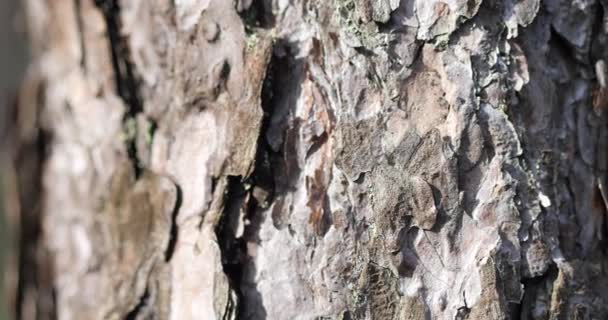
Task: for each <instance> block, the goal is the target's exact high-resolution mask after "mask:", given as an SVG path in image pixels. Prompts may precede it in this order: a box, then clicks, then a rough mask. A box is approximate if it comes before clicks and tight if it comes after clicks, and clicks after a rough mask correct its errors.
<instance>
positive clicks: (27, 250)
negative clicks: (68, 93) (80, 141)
mask: <svg viewBox="0 0 608 320" xmlns="http://www.w3.org/2000/svg"><path fill="white" fill-rule="evenodd" d="M43 91H44V87H43V86H42V85H41V86H40V87H39V88H37V91H36V92H35V94H36V95H37V101H38V103H37V105H35V106H31V105H22V103H23V102H21V101H18V102H17V103H16V104H17V105H16V106H15V110H13V112H14V113H15V116H16V117H15V123H19V120H18V119H19V118H20V117H25V116H27V115H25V116H24V115H18V113H19V112H23V113H26V114H27V113H28V111H24V110H26V109H27V108H36V109H39V108H40V107H41V106H42V105H43V102H41V101H43V97H44V96H43V94H42V92H43ZM39 112H40V110H36V113H39ZM28 120H30V119H28ZM34 121H35V122H36V124H35V127H36V128H38V129H37V130H36V133H35V135H33V136H32V137H27V138H26V139H25V140H22V141H19V142H18V145H17V146H18V149H17V150H16V152H15V155H14V158H13V163H14V164H15V170H16V179H17V188H18V191H17V192H18V197H19V198H18V202H19V206H20V208H19V214H20V221H19V233H18V235H19V238H18V246H19V257H18V261H17V263H18V270H19V273H18V276H17V283H16V292H15V316H16V319H23V317H24V316H26V314H24V313H25V312H27V310H26V309H27V308H28V304H31V303H33V304H34V307H35V308H36V312H37V313H38V315H39V317H40V318H44V317H47V318H49V319H51V318H55V317H56V309H55V306H56V303H55V302H56V293H55V288H54V284H53V270H52V269H51V268H50V267H49V266H50V263H49V262H50V261H49V260H50V257H49V253H48V252H47V251H46V249H45V247H44V246H42V237H43V234H42V232H43V230H42V227H43V226H42V214H43V213H42V204H41V203H42V201H41V200H42V184H43V181H42V170H43V163H44V162H45V160H46V158H47V157H48V153H49V150H48V148H49V146H50V145H51V140H52V135H51V133H50V132H48V131H47V130H45V129H44V128H43V127H42V126H41V123H40V119H39V118H36V119H35V120H34ZM20 129H23V128H20V127H15V128H14V129H13V130H11V131H12V132H13V134H14V135H15V136H14V137H13V138H14V139H16V140H19V139H21V138H22V137H21V135H22V134H23V133H22V132H20ZM28 299H29V300H28ZM32 299H33V300H32Z"/></svg>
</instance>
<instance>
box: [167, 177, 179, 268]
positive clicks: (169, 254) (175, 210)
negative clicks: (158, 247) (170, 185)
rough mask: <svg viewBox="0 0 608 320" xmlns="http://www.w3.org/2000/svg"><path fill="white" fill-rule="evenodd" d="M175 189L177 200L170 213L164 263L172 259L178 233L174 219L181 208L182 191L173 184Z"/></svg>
mask: <svg viewBox="0 0 608 320" xmlns="http://www.w3.org/2000/svg"><path fill="white" fill-rule="evenodd" d="M175 189H176V192H177V196H176V197H177V198H176V200H175V207H174V208H173V212H172V213H171V230H170V235H169V243H168V244H167V249H166V250H165V262H169V260H171V257H173V253H174V252H175V245H176V244H177V237H178V233H179V226H178V225H177V222H176V219H177V214H178V212H179V209H180V208H181V206H182V201H183V194H182V189H181V188H180V186H179V185H177V184H175Z"/></svg>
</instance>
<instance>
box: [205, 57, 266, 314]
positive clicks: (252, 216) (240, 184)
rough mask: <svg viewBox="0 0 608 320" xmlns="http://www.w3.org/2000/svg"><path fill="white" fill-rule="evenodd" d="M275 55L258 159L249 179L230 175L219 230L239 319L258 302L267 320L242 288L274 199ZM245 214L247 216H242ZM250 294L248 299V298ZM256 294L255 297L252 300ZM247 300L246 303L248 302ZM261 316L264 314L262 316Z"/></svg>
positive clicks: (257, 298) (264, 84)
mask: <svg viewBox="0 0 608 320" xmlns="http://www.w3.org/2000/svg"><path fill="white" fill-rule="evenodd" d="M275 58H276V57H275V56H274V55H273V57H272V58H271V61H270V63H269V66H268V69H267V73H266V77H265V79H264V83H263V85H262V98H261V100H262V106H261V107H262V109H263V111H264V116H263V119H262V125H261V128H260V133H259V136H258V143H257V151H256V156H255V167H254V170H253V173H252V174H251V176H250V177H249V178H245V179H243V178H242V177H240V176H229V177H227V179H228V184H227V188H226V189H227V191H226V197H225V199H224V203H225V207H224V212H223V214H222V218H221V220H220V222H219V224H218V227H217V230H216V232H217V235H218V242H219V245H220V250H221V252H222V266H223V268H224V272H225V273H226V275H227V277H228V278H229V282H230V285H231V286H232V288H233V289H234V291H235V293H236V294H237V297H238V299H239V304H238V310H237V316H238V317H245V318H247V315H248V314H249V313H250V310H249V309H250V308H251V307H252V306H251V305H249V303H247V302H251V301H256V302H258V304H259V305H256V306H255V309H256V310H257V311H256V312H257V316H258V317H259V318H261V319H264V318H265V311H264V307H263V306H262V305H261V296H260V295H259V293H257V292H256V290H255V289H253V290H247V293H245V290H244V288H243V285H244V282H245V281H246V278H247V275H248V274H249V275H253V274H254V273H255V266H254V264H253V262H252V261H248V253H247V241H252V240H253V241H255V242H257V234H258V232H259V228H260V224H261V222H262V217H260V216H259V215H258V214H257V213H258V212H259V210H260V209H261V208H265V207H266V205H267V203H269V202H271V201H272V199H273V198H274V188H275V185H274V183H275V182H274V179H273V177H274V175H273V168H272V161H271V156H270V153H272V149H271V148H270V146H269V144H268V142H267V140H266V139H267V138H266V132H267V131H268V128H269V126H270V119H271V116H272V114H273V112H274V105H273V103H272V97H273V92H274V91H275V90H276V88H274V82H273V80H274V77H275V75H274V72H276V71H277V70H276V68H275V65H276V61H275ZM241 211H244V217H241ZM240 218H243V219H245V220H248V221H249V223H248V224H246V225H245V227H244V230H243V234H242V236H240V237H237V236H238V235H237V234H236V232H237V228H238V223H239V221H238V219H240ZM246 294H247V295H248V296H247V297H245V295H246ZM251 295H253V296H254V297H252V296H251ZM245 300H247V301H245ZM260 313H261V314H260Z"/></svg>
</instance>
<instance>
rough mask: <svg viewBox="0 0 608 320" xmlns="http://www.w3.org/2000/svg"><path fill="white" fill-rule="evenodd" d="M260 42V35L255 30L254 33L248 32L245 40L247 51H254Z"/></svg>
mask: <svg viewBox="0 0 608 320" xmlns="http://www.w3.org/2000/svg"><path fill="white" fill-rule="evenodd" d="M259 42H260V37H259V36H258V34H257V33H255V32H253V33H249V34H247V39H246V42H245V48H246V49H247V52H251V51H253V49H254V48H255V46H257V45H258V43H259Z"/></svg>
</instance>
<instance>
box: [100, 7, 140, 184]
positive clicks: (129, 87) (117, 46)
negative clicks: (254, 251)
mask: <svg viewBox="0 0 608 320" xmlns="http://www.w3.org/2000/svg"><path fill="white" fill-rule="evenodd" d="M95 5H97V7H98V8H99V9H100V10H101V12H102V13H103V16H104V20H105V22H106V32H107V36H108V40H109V47H110V53H111V56H112V67H113V69H114V82H115V85H116V92H117V93H118V95H119V96H120V98H121V99H122V100H123V102H124V103H125V106H126V107H127V110H126V113H125V115H124V116H123V125H124V126H126V127H127V129H129V128H128V126H130V125H134V124H135V118H136V116H137V114H138V113H140V112H142V111H143V106H142V102H141V97H140V92H139V80H138V79H137V78H136V74H135V67H134V65H133V63H132V62H131V53H130V51H129V46H128V44H127V42H126V39H125V37H123V36H122V35H121V33H120V29H121V21H120V10H121V8H120V4H119V3H118V0H95ZM136 130H137V128H135V134H133V136H130V137H127V139H126V142H125V143H126V149H127V155H128V156H129V159H130V160H131V163H132V165H133V170H134V172H135V177H136V178H138V177H139V176H140V174H141V164H140V163H139V160H138V159H137V144H136V136H137V134H136V132H137V131H136Z"/></svg>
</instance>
